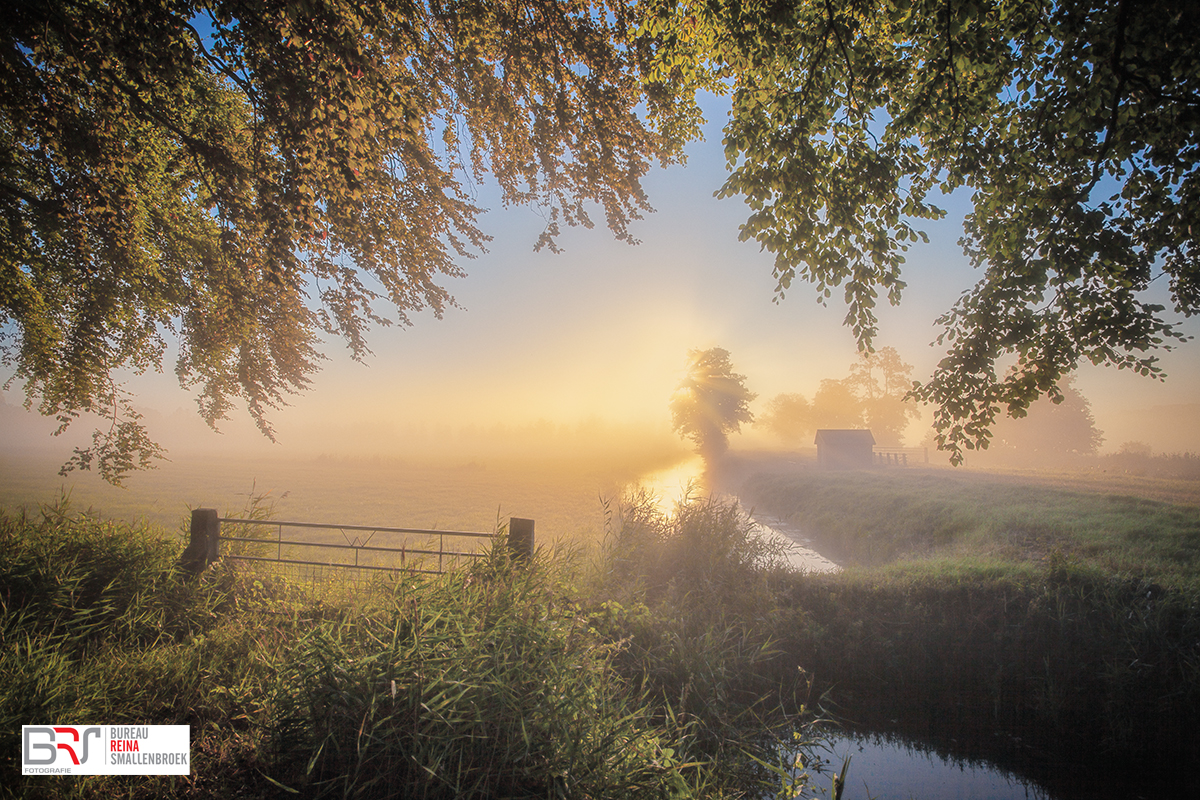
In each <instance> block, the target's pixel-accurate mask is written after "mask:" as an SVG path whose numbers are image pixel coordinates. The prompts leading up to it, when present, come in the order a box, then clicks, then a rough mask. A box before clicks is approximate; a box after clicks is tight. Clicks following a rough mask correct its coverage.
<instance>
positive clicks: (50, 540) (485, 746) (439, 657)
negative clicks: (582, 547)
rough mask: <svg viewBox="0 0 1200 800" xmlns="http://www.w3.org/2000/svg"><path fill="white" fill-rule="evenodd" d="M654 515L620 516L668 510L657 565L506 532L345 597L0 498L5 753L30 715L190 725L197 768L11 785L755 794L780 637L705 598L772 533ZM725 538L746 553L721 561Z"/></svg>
mask: <svg viewBox="0 0 1200 800" xmlns="http://www.w3.org/2000/svg"><path fill="white" fill-rule="evenodd" d="M639 515H640V516H639ZM635 517H636V519H637V520H638V521H639V522H638V524H639V525H641V526H642V527H641V528H639V531H641V532H642V533H638V534H633V533H629V532H628V531H626V530H625V525H624V523H622V524H621V530H622V531H624V532H617V533H615V534H614V536H615V537H616V539H618V540H620V541H621V542H623V543H625V544H630V543H631V542H632V541H633V539H634V538H636V537H637V536H642V535H643V533H645V532H646V531H649V530H651V529H653V531H654V533H653V535H652V536H651V535H650V534H648V533H646V534H645V535H646V536H648V537H650V538H653V539H654V540H655V541H656V542H657V543H658V546H659V547H660V548H661V550H662V552H660V553H657V555H655V554H651V553H649V552H647V553H645V554H644V555H645V558H646V560H644V561H643V562H642V563H643V567H642V568H637V567H635V566H633V565H632V564H631V563H630V562H629V561H628V559H621V558H617V557H616V556H615V551H609V552H606V553H601V554H594V555H593V556H592V561H590V562H589V561H588V560H587V559H586V558H585V557H584V556H583V555H581V554H580V553H577V552H576V553H571V552H559V553H557V554H551V553H548V552H546V551H544V550H543V551H540V552H539V553H538V555H537V557H536V558H535V559H534V561H533V563H532V564H530V565H528V566H525V565H519V564H514V563H512V562H511V561H510V560H509V558H508V555H507V550H506V549H505V547H504V546H503V543H502V542H501V543H500V545H499V546H498V547H496V548H494V549H493V550H492V551H490V552H489V553H488V555H487V557H486V558H484V559H481V560H479V561H478V562H476V563H475V564H474V565H472V566H471V567H470V568H468V569H462V570H458V571H455V572H452V573H449V574H447V575H444V576H438V577H418V576H412V575H404V576H402V577H399V578H396V579H393V580H392V581H391V582H390V583H388V584H381V583H375V584H373V585H372V586H369V587H358V589H357V591H355V592H350V591H348V590H347V591H345V592H343V593H341V594H340V595H339V594H338V592H337V591H334V590H330V589H329V588H328V587H326V589H323V590H320V591H314V588H313V587H312V586H310V585H309V584H306V583H300V582H297V581H294V580H291V579H289V578H287V577H286V576H280V575H270V574H267V573H260V572H256V571H254V570H251V569H247V568H245V567H240V568H235V567H234V566H233V565H232V563H231V562H219V563H218V564H217V565H215V566H214V567H213V568H211V569H209V570H208V571H206V572H205V573H204V574H203V575H202V576H201V577H200V579H198V580H188V579H186V578H185V577H184V576H183V575H182V574H181V573H180V572H178V571H176V570H175V568H174V561H175V559H176V558H177V557H178V554H179V552H181V551H182V542H181V541H178V540H174V539H171V538H169V537H168V538H164V537H163V535H162V534H161V532H159V531H156V530H154V529H151V528H149V527H148V526H144V525H127V524H124V523H118V522H113V521H106V520H102V519H100V518H98V517H96V516H94V515H92V514H87V513H77V512H75V511H73V510H72V509H71V507H70V504H69V502H67V501H64V502H61V503H59V504H56V505H54V506H47V507H43V508H41V509H40V510H39V511H38V512H34V513H22V514H17V515H5V516H0V603H2V605H0V674H3V675H4V676H5V680H4V681H2V682H0V751H2V755H0V759H3V760H4V762H5V763H4V764H3V765H2V767H0V768H3V769H4V770H5V771H6V774H8V775H10V776H11V775H17V774H19V765H18V764H17V763H16V760H17V757H18V756H17V754H18V753H19V752H20V743H19V741H18V737H19V731H20V726H21V725H22V724H37V723H46V722H49V723H60V724H71V723H87V724H90V723H93V722H98V721H99V722H104V723H106V724H109V723H111V724H188V725H190V726H191V728H192V737H193V764H192V774H191V775H190V776H188V777H186V778H168V777H163V778H153V777H96V778H75V779H69V780H63V779H61V778H50V777H44V778H24V779H18V780H16V781H11V782H9V781H5V782H4V786H3V788H2V789H0V792H2V793H3V794H4V795H5V796H23V797H40V796H53V797H59V796H61V797H78V798H93V797H161V796H172V797H173V796H192V797H294V796H304V797H367V798H372V797H413V798H443V797H445V798H450V797H455V798H457V797H477V798H482V797H589V798H603V797H620V798H633V797H654V798H666V797H689V796H706V797H708V796H716V797H720V796H745V795H747V794H752V795H755V796H761V795H762V788H761V785H760V783H759V781H760V780H761V778H762V776H763V775H764V772H763V769H762V768H761V767H760V766H759V765H758V763H757V762H756V761H755V760H754V758H757V759H759V760H760V761H766V762H768V763H770V762H771V760H772V759H775V758H777V757H780V756H779V754H778V748H775V747H773V745H772V743H771V742H770V741H769V737H768V736H767V735H765V734H764V730H765V728H764V725H763V722H764V720H767V719H768V718H770V719H771V720H772V722H773V725H774V727H775V728H778V727H779V720H780V719H781V718H782V717H781V716H780V715H779V712H778V709H777V708H771V707H769V706H771V703H772V702H773V698H772V697H769V696H765V695H764V696H763V697H761V698H752V697H750V695H749V693H748V692H749V688H748V687H749V685H750V683H751V682H750V680H749V677H748V676H750V675H752V674H755V673H756V672H761V671H762V670H761V669H760V668H761V666H762V664H764V663H766V662H768V661H770V659H771V658H772V657H773V654H772V651H771V648H770V642H769V637H768V636H767V635H766V628H765V627H764V626H762V625H761V624H759V623H757V622H755V620H754V619H753V618H752V615H750V614H749V612H748V610H747V608H745V607H738V608H732V607H731V608H730V609H726V610H725V611H723V612H721V614H723V615H724V616H723V617H722V616H720V615H716V616H714V614H715V613H716V612H714V611H713V610H712V609H711V608H709V607H708V605H706V604H701V603H696V602H693V601H695V600H696V599H697V598H698V597H699V594H697V593H700V594H702V595H703V596H705V597H707V598H709V599H710V600H711V599H712V598H715V597H717V596H719V595H720V594H721V593H724V592H728V591H729V587H730V586H732V585H733V582H735V580H740V578H741V577H744V578H747V579H750V578H754V576H755V575H757V574H758V571H759V568H760V566H761V564H760V562H761V560H762V556H763V551H761V549H756V548H757V545H755V544H754V543H753V542H751V541H750V540H747V539H745V538H744V537H743V534H745V533H746V532H747V529H745V528H743V527H738V526H741V525H742V524H743V523H742V521H740V520H739V519H738V518H737V517H736V516H734V515H732V514H731V513H729V512H728V510H727V509H723V508H721V507H717V506H707V507H703V510H697V511H696V512H695V513H692V512H688V514H685V518H686V519H687V520H689V521H688V522H687V523H686V524H676V525H674V527H673V528H672V525H673V523H669V522H668V521H666V520H665V518H658V519H652V518H651V517H650V516H649V515H648V513H645V510H644V509H642V510H640V511H638V512H637V513H636V514H635V513H634V512H633V511H632V510H631V511H630V514H629V522H630V525H633V524H634V523H633V520H634V518H635ZM680 536H682V537H685V538H683V539H678V538H677V537H680ZM685 541H686V543H687V545H688V546H686V547H680V546H679V545H680V543H681V542H685ZM717 541H722V542H724V543H725V544H724V547H725V548H726V555H727V556H728V558H717V559H714V558H712V557H711V556H712V553H711V548H710V547H709V545H711V544H712V543H713V542H717ZM656 559H657V560H656ZM663 559H674V560H675V561H674V565H675V567H678V568H679V569H683V570H684V572H685V574H687V575H688V576H689V581H690V584H689V586H688V587H687V588H685V587H683V586H682V585H681V584H679V583H678V582H674V581H673V579H671V578H668V577H667V574H668V572H669V571H670V570H669V569H668V568H667V567H666V566H664V562H663ZM618 564H619V569H618V568H617V565H618ZM604 565H608V568H605V566H604ZM618 575H619V577H617V576H618ZM739 576H740V577H739ZM659 584H662V585H661V586H659ZM618 585H619V586H618ZM649 586H658V588H657V589H656V590H655V591H654V592H653V593H652V594H647V593H646V591H645V587H649ZM605 587H607V589H612V590H614V591H616V590H617V589H618V588H619V587H622V588H621V591H623V592H624V593H625V594H624V597H625V598H626V602H627V605H625V606H622V605H621V604H620V603H619V602H617V601H616V600H615V599H611V598H609V597H608V596H607V595H604V594H603V591H604V590H605ZM637 587H642V588H637ZM763 587H764V588H763V591H767V588H766V585H765V584H763ZM647 602H649V603H650V604H651V605H647ZM709 605H710V604H709ZM652 607H653V609H654V610H651V609H652ZM701 610H703V616H702V617H701V616H697V614H698V613H699V612H700V611H701ZM718 619H720V620H721V625H719V626H712V625H710V624H709V623H711V622H713V621H714V620H718ZM759 684H760V685H765V684H762V680H761V679H760V680H759ZM777 693H778V692H776V694H777ZM775 706H778V703H775ZM772 714H774V715H775V716H772ZM751 755H752V756H753V758H751Z"/></svg>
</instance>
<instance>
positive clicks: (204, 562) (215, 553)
mask: <svg viewBox="0 0 1200 800" xmlns="http://www.w3.org/2000/svg"><path fill="white" fill-rule="evenodd" d="M191 536H192V538H191V541H190V542H188V546H187V548H186V549H185V550H184V551H183V555H182V556H180V557H179V568H180V569H182V570H183V571H184V572H186V573H188V574H189V575H199V574H200V573H201V572H203V571H204V568H205V567H207V566H208V565H209V564H211V563H212V562H214V561H216V560H217V558H218V557H219V556H220V554H221V552H220V548H221V521H220V519H219V518H218V517H217V510H216V509H215V508H196V509H193V510H192V528H191Z"/></svg>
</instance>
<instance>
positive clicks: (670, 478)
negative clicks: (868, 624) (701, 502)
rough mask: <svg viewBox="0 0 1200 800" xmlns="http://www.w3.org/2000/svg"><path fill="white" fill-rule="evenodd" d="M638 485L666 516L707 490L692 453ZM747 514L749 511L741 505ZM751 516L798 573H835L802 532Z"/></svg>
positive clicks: (700, 465)
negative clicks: (784, 547) (783, 547)
mask: <svg viewBox="0 0 1200 800" xmlns="http://www.w3.org/2000/svg"><path fill="white" fill-rule="evenodd" d="M638 485H639V486H640V487H641V488H642V489H643V490H645V491H646V492H648V493H649V494H650V495H651V496H652V497H654V499H655V502H656V504H657V505H658V508H659V510H660V511H662V512H663V513H664V514H667V515H668V516H669V515H671V514H673V513H675V507H676V506H677V505H678V504H679V503H680V502H683V501H684V500H686V499H688V498H692V497H704V496H707V495H708V493H709V491H710V490H709V487H708V486H707V485H706V484H705V465H704V459H702V458H701V457H700V456H693V457H691V458H689V459H688V460H686V461H681V462H680V463H678V464H675V465H674V466H671V467H668V468H667V469H662V470H659V471H657V472H652V473H650V474H648V475H645V476H643V477H642V478H641V479H639V481H638ZM722 497H724V498H725V499H729V500H733V501H735V502H738V504H739V505H741V501H740V500H739V499H738V498H736V497H734V496H732V495H722ZM742 510H743V511H745V512H747V513H748V514H749V510H748V509H746V508H745V506H742ZM750 517H751V519H753V520H754V522H755V524H757V525H758V529H759V533H760V534H761V535H762V536H764V537H766V538H768V539H773V540H776V541H779V542H782V543H783V544H786V545H787V546H788V547H787V550H786V557H787V560H788V563H789V564H791V565H792V566H793V567H794V568H795V569H797V570H800V571H802V572H837V571H839V570H840V569H841V567H840V566H838V565H837V564H835V563H834V562H832V561H830V560H829V559H828V558H826V557H825V556H823V555H821V554H820V553H818V552H817V551H816V550H813V549H812V548H811V547H810V546H809V541H808V539H807V538H805V536H804V534H803V532H802V531H799V530H797V529H795V528H794V527H792V526H789V525H787V524H786V523H784V522H783V521H781V520H770V521H767V520H765V519H764V518H763V517H762V516H761V515H757V514H750Z"/></svg>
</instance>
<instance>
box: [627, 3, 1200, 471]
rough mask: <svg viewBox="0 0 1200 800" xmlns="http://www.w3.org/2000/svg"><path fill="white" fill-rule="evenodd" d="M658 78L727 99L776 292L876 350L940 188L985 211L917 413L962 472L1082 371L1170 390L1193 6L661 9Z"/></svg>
mask: <svg viewBox="0 0 1200 800" xmlns="http://www.w3.org/2000/svg"><path fill="white" fill-rule="evenodd" d="M646 9H647V10H646V14H647V18H646V21H645V23H644V27H643V30H644V31H645V33H646V35H648V36H652V37H654V38H655V41H656V42H657V43H658V45H659V49H658V51H657V53H658V61H657V69H658V72H657V73H656V74H657V75H658V77H660V78H665V77H668V76H669V77H670V78H672V79H673V80H676V81H677V82H678V85H679V86H680V92H681V96H682V99H683V101H684V102H687V101H692V102H694V98H695V92H696V91H698V90H701V89H710V90H713V91H718V92H723V91H729V92H730V93H731V94H732V100H733V106H732V113H731V117H730V120H729V123H728V125H727V126H726V128H725V137H724V143H725V151H726V155H727V159H728V163H729V167H730V170H731V175H730V178H729V180H728V182H727V183H726V184H725V186H724V188H723V189H722V190H721V193H722V194H723V195H727V196H728V195H742V196H743V197H744V198H745V199H746V202H747V203H748V204H749V205H750V207H751V209H752V211H753V213H752V214H751V216H750V218H749V219H748V220H747V222H746V223H745V225H744V226H743V227H742V231H741V236H742V238H743V239H748V240H754V241H758V242H759V243H760V244H761V245H762V246H763V247H764V248H765V249H767V250H769V251H771V252H772V253H774V254H775V276H776V278H777V279H778V286H777V293H778V295H779V296H782V295H783V294H784V293H785V292H787V290H788V289H789V288H791V286H792V285H793V283H794V282H796V281H798V280H804V281H808V282H809V283H811V284H813V285H815V287H816V290H817V293H818V296H819V297H821V298H822V299H824V298H829V297H830V296H831V295H832V292H833V291H834V290H835V289H839V288H840V289H841V290H842V293H843V296H844V300H845V302H846V305H847V314H846V324H847V325H849V326H850V327H851V328H852V329H853V330H854V333H855V334H856V336H857V337H858V341H859V344H860V346H861V347H862V348H864V349H870V347H871V344H872V340H873V339H874V337H875V335H876V332H877V330H876V328H877V325H876V317H875V313H874V308H875V304H876V301H877V299H878V297H879V295H880V294H884V295H886V296H887V297H888V299H889V300H890V301H891V302H893V303H895V302H898V301H899V300H900V297H901V293H902V291H903V289H904V287H905V284H904V281H903V280H902V278H901V267H902V265H903V263H904V252H905V250H906V249H907V248H908V246H909V244H910V243H912V242H915V241H918V240H920V239H921V238H923V236H924V234H923V233H922V232H921V231H920V230H918V227H917V226H919V224H920V222H921V220H932V219H938V218H940V217H942V216H943V215H944V211H943V210H942V209H941V208H939V207H938V206H937V205H936V204H935V203H934V202H933V200H932V199H931V195H932V194H933V192H934V191H935V190H940V191H942V192H950V191H954V190H963V191H967V192H970V194H971V199H972V203H973V210H972V211H971V212H970V213H969V214H968V215H967V218H966V223H965V236H964V238H963V239H962V245H963V247H964V249H965V251H966V252H967V254H968V255H969V256H970V258H971V261H972V263H973V264H974V265H975V266H976V267H977V268H979V269H981V270H982V271H983V276H982V278H981V280H980V281H979V283H978V284H977V285H976V286H975V288H974V289H972V290H971V291H969V292H967V293H965V294H964V295H963V296H962V297H961V299H960V300H959V301H958V303H957V304H956V305H955V306H954V307H953V308H952V309H950V310H949V311H948V312H947V313H946V314H945V315H944V316H943V317H941V319H940V320H939V323H940V324H941V325H942V326H943V333H942V334H941V336H940V338H939V339H938V343H939V344H945V345H949V351H948V354H947V355H946V357H945V359H944V360H942V362H941V363H940V364H939V365H938V367H937V369H936V371H935V373H934V375H933V376H932V378H931V379H930V380H929V381H927V382H925V383H923V384H921V385H920V386H918V387H917V388H916V391H915V395H916V396H917V397H918V398H920V399H921V400H924V401H928V402H931V403H933V404H935V405H936V407H937V411H936V417H935V424H936V427H937V429H938V443H939V445H941V446H942V447H944V448H947V449H949V450H950V451H951V453H952V460H954V461H955V462H959V461H961V457H962V451H963V449H964V448H967V449H970V448H974V447H986V446H987V439H988V435H989V433H988V429H989V428H990V427H991V425H992V423H993V421H994V420H995V418H996V416H997V414H998V413H1000V412H1001V411H1007V412H1008V413H1010V414H1020V413H1021V412H1022V411H1023V410H1024V409H1025V408H1027V407H1028V406H1029V404H1030V403H1031V402H1032V401H1033V400H1034V399H1036V398H1038V397H1039V396H1047V397H1049V398H1050V399H1051V400H1052V401H1061V400H1062V398H1063V396H1064V395H1063V391H1062V389H1061V388H1060V386H1061V384H1062V380H1063V378H1064V376H1066V375H1068V374H1069V373H1070V372H1071V371H1072V370H1073V369H1074V368H1075V367H1076V366H1077V365H1078V364H1079V363H1080V362H1081V361H1084V360H1087V361H1090V362H1092V363H1095V364H1109V365H1115V366H1117V367H1119V368H1128V369H1133V370H1135V371H1137V372H1139V373H1142V374H1145V375H1151V376H1161V375H1162V371H1161V367H1160V366H1159V365H1158V363H1157V357H1156V355H1155V351H1156V350H1158V349H1161V348H1163V347H1169V346H1170V345H1171V343H1172V342H1173V341H1176V340H1179V339H1181V338H1182V336H1181V334H1180V332H1179V330H1178V323H1177V321H1175V320H1174V319H1173V318H1172V317H1171V316H1170V315H1169V314H1168V313H1167V309H1166V308H1164V307H1163V306H1162V305H1161V304H1158V303H1155V302H1153V301H1151V300H1149V299H1147V298H1146V296H1145V294H1144V292H1145V290H1146V289H1147V288H1148V287H1150V286H1151V284H1152V283H1153V282H1155V281H1158V282H1160V283H1168V284H1169V293H1170V297H1171V304H1172V308H1171V309H1170V312H1173V314H1174V315H1182V316H1190V315H1193V314H1195V313H1196V312H1197V310H1198V308H1200V269H1198V268H1197V255H1198V247H1197V237H1198V236H1200V224H1197V223H1200V218H1198V215H1200V171H1198V163H1197V159H1198V158H1200V125H1198V122H1200V48H1197V47H1196V46H1195V43H1196V42H1197V41H1200V6H1198V5H1197V4H1195V3H1181V2H1177V0H1057V1H1052V0H950V1H949V2H947V0H884V1H883V2H879V0H797V2H792V3H787V4H778V3H773V2H765V1H764V0H739V1H738V2H733V1H732V0H704V1H703V2H700V0H694V1H693V0H647V3H646Z"/></svg>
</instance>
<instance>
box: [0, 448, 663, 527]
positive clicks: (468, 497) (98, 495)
mask: <svg viewBox="0 0 1200 800" xmlns="http://www.w3.org/2000/svg"><path fill="white" fill-rule="evenodd" d="M677 457H678V454H671V453H667V454H665V455H664V456H660V457H652V456H641V457H637V458H631V459H629V460H626V461H616V460H613V461H599V462H597V461H582V460H579V459H572V458H570V457H569V456H564V457H562V458H558V459H543V460H532V459H530V460H523V461H522V460H511V459H510V460H502V459H490V460H441V461H438V460H433V459H429V458H422V459H413V460H405V459H403V458H396V459H336V458H312V459H303V460H291V461H289V460H282V459H229V458H224V459H217V458H214V457H211V456H209V457H185V456H179V457H178V458H177V460H175V461H171V462H167V463H163V464H161V465H160V466H159V468H158V469H155V470H152V471H149V472H143V473H135V474H133V475H131V476H130V477H129V478H128V480H127V481H126V485H125V486H124V487H113V486H109V485H108V484H106V483H104V482H103V481H101V480H100V479H99V478H98V477H97V476H96V475H93V474H91V473H82V474H81V473H73V474H71V475H69V476H67V477H65V478H64V477H60V476H59V475H58V467H59V463H58V462H57V461H54V460H52V459H49V458H48V457H46V456H39V455H37V454H35V453H29V452H24V453H21V452H18V453H13V452H7V453H4V452H0V508H7V509H9V510H10V511H12V510H16V509H17V508H19V507H20V506H36V504H38V503H53V502H54V501H55V500H57V498H58V497H59V496H60V495H61V494H62V493H63V492H64V491H65V492H68V493H69V494H70V496H71V499H72V502H73V504H74V506H75V507H77V508H80V509H86V508H89V507H93V508H96V509H101V510H103V512H104V514H105V515H106V516H108V517H112V518H118V519H127V520H135V519H139V518H145V519H146V520H148V521H149V522H151V523H153V524H156V525H158V526H161V527H163V528H165V529H167V530H178V529H179V527H180V524H181V521H183V520H185V519H186V517H187V515H188V513H189V510H190V509H192V508H216V509H217V510H218V511H219V512H220V513H221V514H222V515H227V514H230V515H232V514H235V513H237V512H238V511H240V510H241V509H243V508H244V507H245V506H246V504H247V502H248V500H249V499H250V498H251V496H253V495H265V496H266V497H268V498H269V500H270V502H271V503H272V504H273V507H274V514H275V516H276V517H277V518H279V519H286V520H296V521H303V522H341V523H347V524H361V525H383V526H391V527H413V528H438V529H442V530H469V531H490V530H492V529H493V528H494V527H495V525H496V523H497V521H498V520H503V521H506V520H507V519H508V518H509V517H510V516H517V517H525V518H529V519H534V520H536V522H537V530H538V534H539V538H540V539H542V540H543V541H554V540H556V539H563V540H572V541H580V540H588V539H590V540H595V539H596V538H598V536H599V533H600V531H601V529H602V528H603V525H604V516H603V508H602V506H601V503H600V497H601V496H606V497H616V496H617V495H619V494H620V493H621V491H622V488H623V487H624V486H626V485H628V484H629V483H631V482H634V481H636V480H637V479H638V478H639V477H640V476H642V475H644V474H646V473H648V472H652V471H654V470H658V469H662V468H663V467H665V466H669V465H670V463H671V459H672V458H677Z"/></svg>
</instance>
